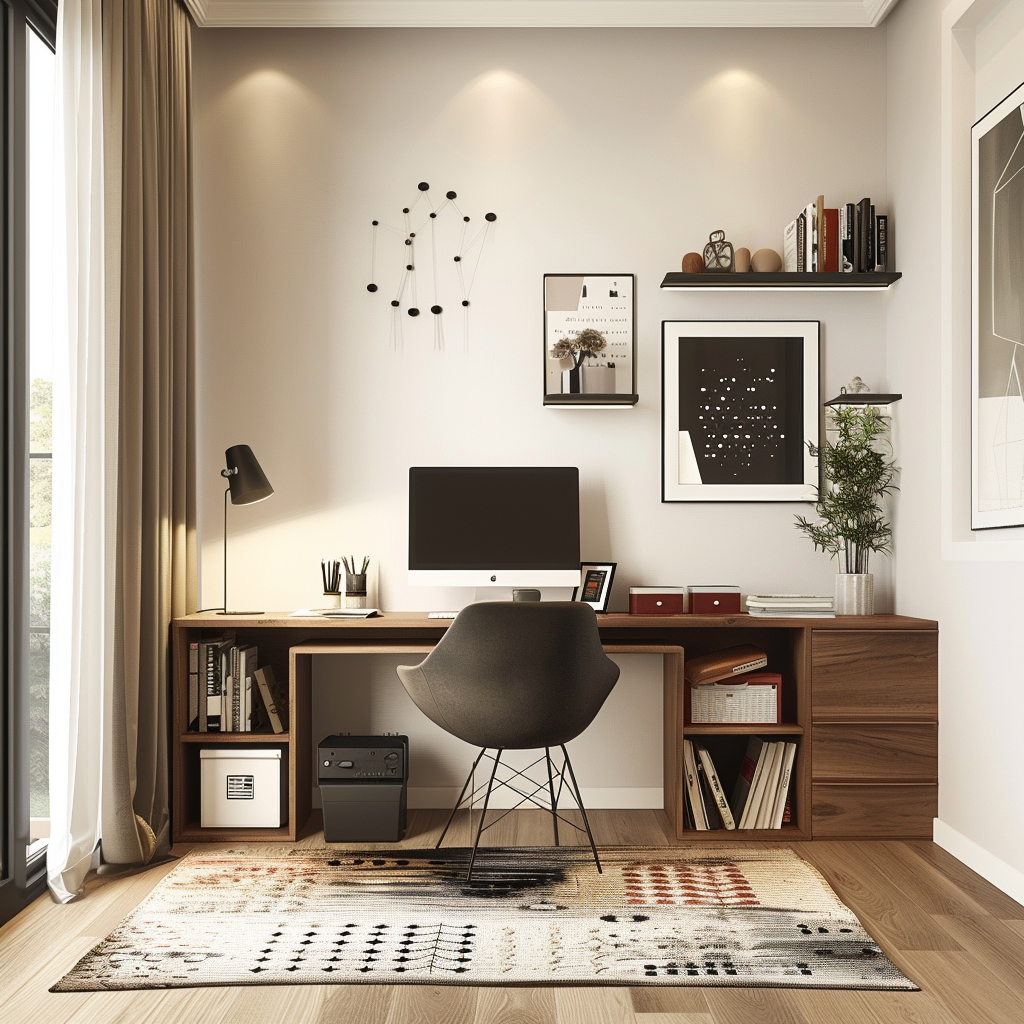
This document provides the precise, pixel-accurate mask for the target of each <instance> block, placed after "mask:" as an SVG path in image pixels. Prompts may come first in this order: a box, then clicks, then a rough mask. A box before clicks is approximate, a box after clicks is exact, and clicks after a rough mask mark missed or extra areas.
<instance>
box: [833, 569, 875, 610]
mask: <svg viewBox="0 0 1024 1024" xmlns="http://www.w3.org/2000/svg"><path fill="white" fill-rule="evenodd" d="M874 613H875V577H874V575H873V574H872V573H870V572H840V573H836V615H874Z"/></svg>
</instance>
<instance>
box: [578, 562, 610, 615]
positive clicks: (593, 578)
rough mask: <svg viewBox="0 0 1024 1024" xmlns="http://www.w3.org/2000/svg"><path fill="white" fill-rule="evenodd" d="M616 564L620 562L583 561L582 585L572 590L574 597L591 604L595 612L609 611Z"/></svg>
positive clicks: (581, 565) (581, 566)
mask: <svg viewBox="0 0 1024 1024" xmlns="http://www.w3.org/2000/svg"><path fill="white" fill-rule="evenodd" d="M616 565H618V562H582V563H581V564H580V585H579V586H578V587H577V588H576V589H575V590H574V591H573V592H572V599H573V600H574V601H581V602H582V603H583V604H589V605H590V607H591V608H593V609H594V611H595V612H606V611H608V599H609V598H610V597H611V596H612V581H613V580H614V579H615V566H616Z"/></svg>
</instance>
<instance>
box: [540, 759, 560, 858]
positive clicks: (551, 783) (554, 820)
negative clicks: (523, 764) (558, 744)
mask: <svg viewBox="0 0 1024 1024" xmlns="http://www.w3.org/2000/svg"><path fill="white" fill-rule="evenodd" d="M544 761H545V763H546V764H547V766H548V793H549V794H550V795H551V825H552V827H553V828H554V830H555V846H558V845H559V842H558V803H557V801H556V800H555V779H554V776H553V775H552V774H551V748H550V747H545V748H544Z"/></svg>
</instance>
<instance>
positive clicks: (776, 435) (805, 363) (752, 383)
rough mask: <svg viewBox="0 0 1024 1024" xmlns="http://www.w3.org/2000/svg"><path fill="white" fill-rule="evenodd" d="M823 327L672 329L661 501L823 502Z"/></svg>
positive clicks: (765, 324)
mask: <svg viewBox="0 0 1024 1024" xmlns="http://www.w3.org/2000/svg"><path fill="white" fill-rule="evenodd" d="M819 335H820V325H819V322H818V321H817V320H665V321H663V322H662V349H661V388H662V394H661V398H662V404H661V420H662V440H661V463H662V469H661V500H662V501H666V502H668V501H810V502H813V501H817V499H818V484H819V472H818V463H817V460H816V459H814V458H812V457H811V454H810V452H809V451H808V447H807V446H808V444H813V445H815V446H816V445H817V444H818V438H819V429H820V403H821V396H820V390H819V379H818V374H819V369H818V367H819V353H818V346H819Z"/></svg>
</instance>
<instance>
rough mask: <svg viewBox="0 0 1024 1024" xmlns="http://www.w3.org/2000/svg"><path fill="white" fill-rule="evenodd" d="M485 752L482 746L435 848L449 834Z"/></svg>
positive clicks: (438, 846) (439, 845)
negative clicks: (456, 813)
mask: <svg viewBox="0 0 1024 1024" xmlns="http://www.w3.org/2000/svg"><path fill="white" fill-rule="evenodd" d="M485 753H487V748H486V747H482V748H481V750H480V753H479V754H477V755H476V760H475V761H474V762H473V767H472V768H470V769H469V774H468V775H467V776H466V783H465V785H464V786H463V787H462V792H461V793H460V794H459V799H458V800H456V801H455V806H454V807H453V808H452V813H451V814H449V815H448V820H447V821H446V822H445V825H444V828H443V829H442V831H441V838H440V839H438V841H437V842H436V843H435V844H434V849H435V850H439V849H440V848H441V844H442V843H443V842H444V837H445V836H446V835H447V834H448V829H449V828H451V824H452V822H453V821H454V820H455V812H456V811H457V810H458V809H459V808H460V807H461V806H462V801H463V800H464V799H465V798H466V790H467V789H469V784H470V782H472V781H473V775H474V773H475V772H476V766H477V765H478V764H479V763H480V758H481V757H483V756H484V754H485Z"/></svg>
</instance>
